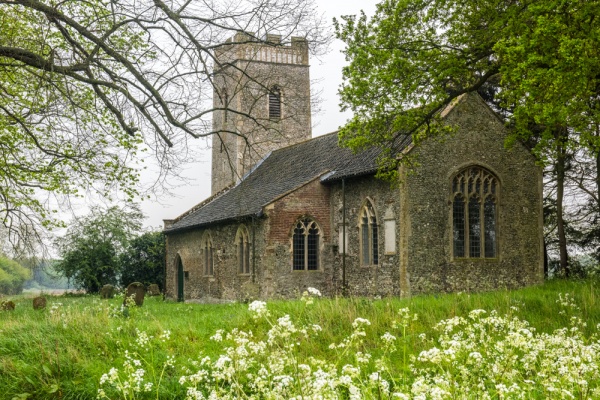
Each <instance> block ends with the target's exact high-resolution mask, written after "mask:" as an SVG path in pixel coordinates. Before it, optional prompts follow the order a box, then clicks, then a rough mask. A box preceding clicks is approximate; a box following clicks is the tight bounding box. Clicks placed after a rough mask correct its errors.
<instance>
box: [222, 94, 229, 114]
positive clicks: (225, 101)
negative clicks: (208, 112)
mask: <svg viewBox="0 0 600 400" xmlns="http://www.w3.org/2000/svg"><path fill="white" fill-rule="evenodd" d="M221 101H222V102H223V122H227V120H228V118H229V113H228V112H227V110H228V109H229V96H228V95H227V90H225V89H223V95H222V97H221Z"/></svg>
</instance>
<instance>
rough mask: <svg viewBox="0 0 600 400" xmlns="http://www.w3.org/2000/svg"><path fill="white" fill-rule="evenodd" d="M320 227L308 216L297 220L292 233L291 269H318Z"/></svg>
mask: <svg viewBox="0 0 600 400" xmlns="http://www.w3.org/2000/svg"><path fill="white" fill-rule="evenodd" d="M320 238H321V228H319V225H318V224H317V222H316V221H315V220H314V219H312V218H309V217H305V218H302V219H300V220H298V221H297V222H296V223H295V225H294V233H293V235H292V269H293V270H294V271H316V270H318V269H319V263H320V257H319V249H320V240H321V239H320Z"/></svg>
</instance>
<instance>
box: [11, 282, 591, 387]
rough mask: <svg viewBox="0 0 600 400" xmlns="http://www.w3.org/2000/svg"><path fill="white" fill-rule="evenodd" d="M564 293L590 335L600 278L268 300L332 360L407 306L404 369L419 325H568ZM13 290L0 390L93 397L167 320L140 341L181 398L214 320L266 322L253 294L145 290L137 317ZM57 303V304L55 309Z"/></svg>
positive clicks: (374, 345) (307, 347) (371, 348)
mask: <svg viewBox="0 0 600 400" xmlns="http://www.w3.org/2000/svg"><path fill="white" fill-rule="evenodd" d="M558 293H569V294H571V295H573V297H574V299H575V301H576V303H577V305H578V306H579V308H580V311H579V312H578V314H579V316H580V317H581V318H582V319H583V320H584V321H586V322H587V328H586V329H587V331H586V335H587V336H591V334H592V333H595V332H597V325H598V324H600V307H599V304H598V282H597V281H593V280H588V281H580V282H568V281H558V280H557V281H551V282H548V283H546V284H544V285H542V286H537V287H530V288H526V289H522V290H516V291H503V290H501V291H496V292H489V293H481V294H467V293H462V294H443V295H435V296H433V295H432V296H416V297H413V298H411V299H397V298H385V299H381V300H370V299H363V298H336V299H319V300H317V301H315V303H314V304H312V305H308V306H307V305H305V304H304V303H303V302H301V301H272V302H269V303H268V308H269V310H270V312H271V314H272V316H273V317H274V318H276V317H279V316H283V315H285V314H289V315H291V316H292V318H293V320H294V321H295V323H297V325H301V324H318V325H320V326H321V327H322V328H323V330H322V332H321V334H320V335H319V336H318V337H315V339H314V340H313V341H310V343H303V345H304V346H303V347H302V351H303V352H305V353H306V355H307V356H308V355H311V356H314V357H318V358H322V359H325V360H329V361H332V362H333V361H334V360H332V359H331V358H332V357H333V353H332V351H331V350H329V349H328V347H329V345H330V344H331V343H338V342H340V341H341V340H343V338H345V337H347V336H348V335H349V334H350V333H351V332H352V322H353V321H354V320H355V319H356V318H357V317H362V318H366V319H368V320H369V321H371V326H370V327H368V329H367V333H368V339H367V341H366V343H365V347H366V348H365V350H366V351H368V352H370V353H372V354H373V355H374V356H376V355H377V354H378V351H379V350H378V346H379V343H378V338H379V337H380V336H381V335H382V334H383V333H385V332H387V331H390V332H392V333H394V335H396V336H398V337H402V332H399V331H398V330H397V329H396V330H395V331H394V328H393V323H394V321H396V320H398V310H399V309H401V308H403V307H408V308H410V311H411V313H417V314H418V315H419V319H418V320H417V321H415V322H413V323H411V324H410V326H408V327H407V329H406V331H405V332H404V333H405V336H404V338H403V339H402V341H401V345H400V346H399V351H398V352H396V353H394V356H393V359H392V363H393V366H394V368H395V369H396V370H397V371H401V370H403V369H405V368H406V365H405V360H406V359H407V357H405V356H406V355H410V354H415V355H416V354H418V353H419V352H420V351H421V350H423V349H424V346H426V344H425V343H423V341H421V340H418V339H417V336H418V335H419V334H421V333H426V334H427V335H429V336H432V335H433V334H434V333H435V332H434V329H433V326H434V325H435V324H437V323H438V322H439V321H440V320H443V319H447V318H450V317H453V316H465V315H467V314H468V312H469V311H471V310H474V309H485V310H497V311H498V312H499V313H500V314H505V313H515V314H516V315H518V316H519V317H520V318H521V319H524V320H527V321H529V323H530V324H531V325H532V326H533V327H534V328H535V329H536V330H537V331H538V332H552V331H553V330H555V329H558V328H561V327H565V326H567V325H568V324H569V316H565V315H561V314H559V312H558V311H559V307H558V305H557V303H556V300H557V299H558ZM6 299H7V298H4V300H6ZM11 299H12V300H13V301H15V303H16V306H17V307H16V310H15V311H11V312H9V311H4V312H0V388H1V389H0V399H13V398H30V399H44V398H48V399H55V398H62V399H91V398H95V397H96V393H97V391H98V388H99V380H100V377H101V376H102V374H105V373H107V372H108V371H109V370H110V369H111V368H112V367H121V366H122V365H123V362H124V360H125V356H124V353H125V350H130V351H132V350H131V349H132V345H133V344H134V341H135V338H136V336H137V333H136V332H137V331H136V329H139V330H140V331H144V332H146V333H147V334H148V335H152V336H154V337H159V336H160V335H161V334H162V333H163V331H165V330H169V331H170V332H171V335H170V340H168V341H167V342H166V343H163V344H160V345H155V346H153V347H152V348H151V350H149V351H147V352H144V351H141V352H140V355H141V356H142V357H144V358H145V359H146V361H147V362H148V365H150V368H149V370H148V371H147V373H148V374H153V373H154V374H156V376H158V375H160V373H161V371H162V368H163V365H164V362H165V360H166V358H167V356H168V355H173V356H174V357H175V368H174V369H167V370H165V371H166V373H165V376H164V377H163V379H162V381H161V392H160V393H159V396H160V398H161V399H162V398H182V397H184V392H183V388H182V387H181V385H179V383H178V380H179V377H180V376H181V375H183V372H182V368H183V367H189V368H193V367H192V362H193V361H194V360H197V359H199V357H200V355H201V354H206V355H210V356H216V355H218V354H220V353H221V352H222V350H223V343H217V342H215V341H212V340H210V336H212V335H213V334H214V333H215V331H216V330H218V329H224V330H226V331H228V330H231V329H233V328H239V329H241V330H244V331H253V332H255V333H257V335H259V336H260V335H262V334H264V332H265V331H266V329H262V328H267V327H268V324H267V322H265V321H258V322H257V321H255V320H254V319H253V318H252V316H251V315H250V313H249V312H248V307H247V305H245V304H211V305H201V304H182V303H175V302H169V301H167V302H164V301H162V300H160V299H158V298H147V299H146V301H145V303H144V305H143V307H141V308H135V309H131V312H130V315H129V317H124V316H122V315H121V314H120V312H118V311H117V310H118V308H119V307H120V304H121V302H122V299H119V298H116V299H112V300H100V299H99V298H98V297H93V296H85V297H68V296H60V297H49V298H48V306H47V308H46V309H45V310H33V308H32V306H31V299H29V298H24V297H16V298H11ZM58 303H62V305H60V306H58V305H57V304H58ZM53 306H54V307H57V309H56V310H55V311H52V308H53ZM511 307H517V308H518V311H516V312H515V311H513V310H511ZM369 338H370V339H369ZM401 346H402V347H401ZM404 348H405V349H406V354H404ZM343 361H344V360H341V361H340V362H343ZM153 371H154V372H153ZM154 396H155V397H156V394H154Z"/></svg>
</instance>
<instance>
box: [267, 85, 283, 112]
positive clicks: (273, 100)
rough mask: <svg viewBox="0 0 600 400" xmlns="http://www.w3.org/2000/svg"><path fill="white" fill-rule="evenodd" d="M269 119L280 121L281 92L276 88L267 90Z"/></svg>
mask: <svg viewBox="0 0 600 400" xmlns="http://www.w3.org/2000/svg"><path fill="white" fill-rule="evenodd" d="M269 119H272V120H279V119H281V90H280V89H279V87H277V86H273V87H272V88H271V90H269Z"/></svg>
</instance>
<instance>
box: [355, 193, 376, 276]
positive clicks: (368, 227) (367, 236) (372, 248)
mask: <svg viewBox="0 0 600 400" xmlns="http://www.w3.org/2000/svg"><path fill="white" fill-rule="evenodd" d="M358 224H359V230H360V253H361V256H360V260H361V264H362V265H377V264H378V263H379V241H378V240H377V234H378V232H377V216H376V215H375V209H374V208H373V203H371V201H370V200H367V202H366V203H365V205H364V206H363V208H362V210H361V211H360V216H359V221H358Z"/></svg>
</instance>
